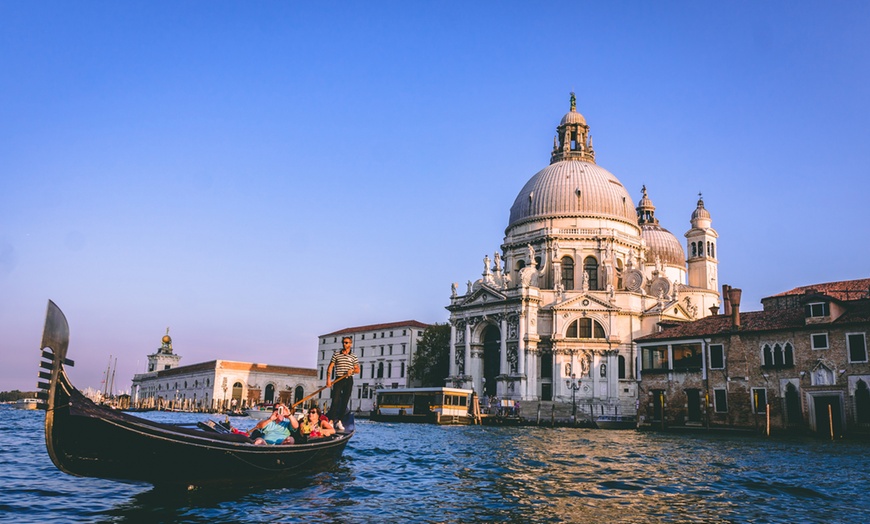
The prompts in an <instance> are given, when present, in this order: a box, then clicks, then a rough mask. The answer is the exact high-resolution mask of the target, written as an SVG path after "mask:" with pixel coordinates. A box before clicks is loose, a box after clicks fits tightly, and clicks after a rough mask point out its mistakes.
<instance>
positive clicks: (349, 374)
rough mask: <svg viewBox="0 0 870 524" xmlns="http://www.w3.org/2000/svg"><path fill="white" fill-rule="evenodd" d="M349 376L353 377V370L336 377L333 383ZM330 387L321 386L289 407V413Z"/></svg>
mask: <svg viewBox="0 0 870 524" xmlns="http://www.w3.org/2000/svg"><path fill="white" fill-rule="evenodd" d="M351 375H353V370H350V371H348V373H347V374H346V375H342V376H340V377H338V378H337V379H335V382H338V381H339V380H343V379H346V378H347V377H349V376H351ZM335 382H333V384H335ZM331 387H332V386H331V385H330V386H323V387H322V388H320V389H318V390H317V391H315V392H314V393H312V394H310V395H308V396H307V397H305V398H303V399H302V400H300V401H299V402H297V403H295V404H293V405H292V406H290V413H293V410H294V408H296V406H298V405H299V404H302V403H303V402H305V401H306V400H308V399H310V398H311V397H313V396H314V395H316V394H318V393H320V392H321V391H323V390H324V389H326V388H331Z"/></svg>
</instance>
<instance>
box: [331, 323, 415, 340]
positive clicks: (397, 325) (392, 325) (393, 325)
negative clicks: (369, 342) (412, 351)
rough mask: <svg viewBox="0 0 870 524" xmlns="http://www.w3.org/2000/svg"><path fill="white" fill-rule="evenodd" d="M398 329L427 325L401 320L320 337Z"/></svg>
mask: <svg viewBox="0 0 870 524" xmlns="http://www.w3.org/2000/svg"><path fill="white" fill-rule="evenodd" d="M400 327H413V328H420V329H426V328H427V327H429V324H424V323H422V322H418V321H416V320H403V321H402V322H388V323H386V324H371V325H368V326H356V327H349V328H344V329H339V330H338V331H333V332H331V333H326V334H324V335H320V336H321V337H329V336H333V335H349V334H351V333H362V332H363V331H378V330H381V329H390V328H400Z"/></svg>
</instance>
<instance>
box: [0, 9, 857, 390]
mask: <svg viewBox="0 0 870 524" xmlns="http://www.w3.org/2000/svg"><path fill="white" fill-rule="evenodd" d="M321 4H323V3H321V2H288V1H285V2H265V1H264V2H219V1H218V2H214V1H212V2H155V1H147V2H145V1H142V2H136V1H129V2H115V1H106V2H74V3H71V2H48V1H46V2H19V1H11V0H0V358H2V361H0V390H10V389H22V390H33V389H35V384H36V373H37V367H38V361H39V351H38V350H39V342H40V340H41V334H42V325H43V321H44V314H45V307H46V302H47V300H48V299H52V300H54V301H55V302H56V303H57V304H58V305H59V306H60V307H61V309H63V310H64V312H65V313H66V315H67V318H68V320H69V322H70V331H71V345H70V358H72V359H73V360H75V361H76V367H75V368H73V369H72V370H71V375H72V378H73V381H74V382H75V383H76V384H77V385H78V386H79V387H82V388H84V387H88V386H90V387H94V388H99V387H100V381H101V379H102V374H103V373H104V371H105V369H106V367H107V365H108V363H109V361H110V358H111V359H117V371H116V375H115V385H116V388H120V389H126V388H129V383H130V379H131V378H132V375H133V374H134V373H135V372H141V371H143V370H144V367H145V362H146V355H147V354H150V353H153V352H154V350H156V348H157V347H158V346H159V343H160V338H161V337H162V336H163V334H164V332H165V329H166V328H167V327H169V328H170V335H171V336H172V337H173V341H174V347H175V350H176V352H177V353H179V354H181V355H182V357H183V359H182V361H181V363H182V364H193V363H196V362H201V361H205V360H211V359H215V358H220V359H229V360H241V361H253V362H262V363H271V364H283V365H293V366H303V367H314V366H315V363H316V360H315V358H316V347H317V336H318V335H320V334H324V333H328V332H332V331H335V330H338V329H341V328H344V327H348V326H356V325H363V324H372V323H380V322H392V321H399V320H408V319H415V320H419V321H422V322H444V321H446V319H447V312H446V310H445V309H444V307H445V306H446V305H447V304H448V302H449V296H450V284H451V283H452V282H459V283H460V284H462V283H464V282H465V281H467V280H475V279H477V278H479V277H480V273H481V271H482V259H483V256H484V255H485V254H489V255H490V256H492V253H493V252H494V251H496V250H498V249H499V246H500V244H501V242H502V240H503V237H504V229H505V227H506V226H507V220H508V212H509V209H510V206H511V204H512V203H513V200H514V198H515V197H516V195H517V193H518V192H519V190H520V189H521V188H522V186H523V184H524V183H525V182H526V181H527V180H528V179H529V178H531V177H532V175H534V174H535V173H536V172H537V171H539V170H540V169H542V168H544V167H546V165H547V164H548V162H549V153H550V149H551V148H552V143H553V135H554V133H555V127H556V125H557V124H558V123H559V119H560V118H561V117H562V115H563V114H564V113H565V112H566V111H568V108H569V104H568V97H569V92H571V91H575V92H576V93H577V106H578V111H580V112H581V113H583V114H584V115H585V117H586V119H587V122H588V123H589V125H590V127H591V131H592V135H593V137H594V144H595V150H596V160H597V162H598V164H599V165H601V166H602V167H604V168H605V169H607V170H609V171H610V172H612V173H614V174H615V175H616V176H617V177H618V178H619V179H620V180H621V181H622V183H623V184H624V185H625V186H626V187H627V188H628V189H629V191H630V193H631V194H632V196H633V198H634V200H635V204H636V203H637V201H638V200H639V199H640V196H641V192H640V191H641V186H642V185H644V184H646V186H647V188H648V190H649V195H650V198H651V199H652V201H653V203H654V204H655V205H656V207H657V211H656V216H657V217H658V218H659V220H660V221H661V225H662V226H663V227H665V228H667V229H668V230H670V231H671V232H672V233H674V234H675V235H676V237H677V238H678V239H680V240H681V241H683V242H684V237H683V234H684V233H685V232H686V231H687V230H688V229H689V228H690V224H689V219H690V216H691V213H692V211H693V210H694V208H695V203H696V201H697V199H698V193H699V192H703V196H704V201H705V203H706V207H707V209H708V210H709V211H710V213H711V215H712V217H713V227H714V228H715V229H716V230H717V231H718V232H719V235H720V238H719V253H718V255H719V259H720V268H719V280H720V283H723V284H725V283H727V284H730V285H732V286H734V287H740V288H742V289H743V290H744V295H743V296H744V299H743V305H742V309H743V310H744V311H746V310H757V309H760V308H761V304H760V299H761V298H762V297H764V296H768V295H772V294H775V293H778V292H781V291H785V290H788V289H791V288H793V287H796V286H800V285H807V284H812V283H818V282H828V281H833V280H845V279H855V278H866V277H868V276H870V242H868V238H870V235H868V225H867V224H868V222H867V211H866V210H867V199H868V198H870V181H868V180H870V178H868V168H870V146H868V143H870V127H868V122H870V96H868V86H870V31H868V30H867V28H868V27H870V4H868V3H866V2H837V1H834V2H812V3H810V2H795V1H770V2H576V1H571V2H407V1H402V2H350V3H346V2H328V3H327V4H328V5H325V6H324V5H321Z"/></svg>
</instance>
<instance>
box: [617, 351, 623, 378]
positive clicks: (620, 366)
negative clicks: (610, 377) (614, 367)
mask: <svg viewBox="0 0 870 524" xmlns="http://www.w3.org/2000/svg"><path fill="white" fill-rule="evenodd" d="M616 362H617V363H618V364H619V375H618V376H617V378H625V357H624V356H622V355H619V356H617V357H616Z"/></svg>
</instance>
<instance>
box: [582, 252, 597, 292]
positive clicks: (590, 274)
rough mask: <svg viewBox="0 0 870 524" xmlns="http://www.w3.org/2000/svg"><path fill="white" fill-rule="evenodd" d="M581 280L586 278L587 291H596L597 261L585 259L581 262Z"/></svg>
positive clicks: (590, 258) (591, 258) (592, 258)
mask: <svg viewBox="0 0 870 524" xmlns="http://www.w3.org/2000/svg"><path fill="white" fill-rule="evenodd" d="M583 271H584V273H585V274H584V276H583V278H588V279H589V280H588V281H587V283H588V284H589V289H590V290H592V291H596V290H597V289H598V261H597V260H595V257H586V259H585V260H584V261H583Z"/></svg>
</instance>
